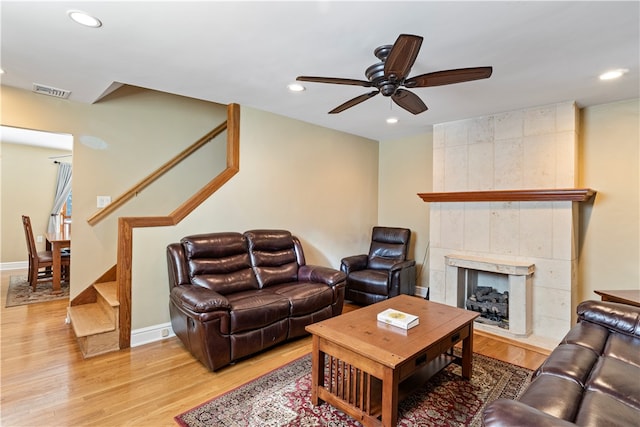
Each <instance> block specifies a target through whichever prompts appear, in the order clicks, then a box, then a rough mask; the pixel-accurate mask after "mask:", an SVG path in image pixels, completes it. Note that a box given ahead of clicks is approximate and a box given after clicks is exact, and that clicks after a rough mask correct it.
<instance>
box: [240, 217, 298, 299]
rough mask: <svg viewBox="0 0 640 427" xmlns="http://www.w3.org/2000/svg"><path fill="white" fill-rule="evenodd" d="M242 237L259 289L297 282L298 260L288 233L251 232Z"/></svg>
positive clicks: (274, 231)
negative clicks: (244, 238) (247, 244)
mask: <svg viewBox="0 0 640 427" xmlns="http://www.w3.org/2000/svg"><path fill="white" fill-rule="evenodd" d="M244 235H245V236H246V238H247V241H248V243H249V253H250V256H251V264H252V265H253V268H254V272H255V275H256V278H257V280H258V283H259V285H260V288H266V287H269V286H273V285H277V284H279V283H288V282H297V281H298V267H299V265H298V258H297V256H296V251H295V244H294V241H293V236H292V235H291V233H290V232H289V231H286V230H251V231H247V232H245V233H244Z"/></svg>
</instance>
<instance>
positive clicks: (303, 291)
mask: <svg viewBox="0 0 640 427" xmlns="http://www.w3.org/2000/svg"><path fill="white" fill-rule="evenodd" d="M269 291H270V292H274V293H276V294H278V295H282V296H283V297H285V298H287V299H288V300H289V302H290V310H291V312H290V315H291V316H302V315H305V314H309V313H313V312H316V311H318V310H321V309H323V308H325V307H329V306H330V305H331V304H333V290H332V289H331V288H330V287H329V286H327V285H324V284H321V283H282V284H279V285H274V286H271V287H269Z"/></svg>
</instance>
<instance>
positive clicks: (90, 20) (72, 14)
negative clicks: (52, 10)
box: [67, 10, 102, 28]
mask: <svg viewBox="0 0 640 427" xmlns="http://www.w3.org/2000/svg"><path fill="white" fill-rule="evenodd" d="M67 15H69V18H71V19H73V20H74V21H75V22H77V23H78V24H80V25H84V26H85V27H91V28H98V27H101V26H102V22H100V20H99V19H98V18H96V17H94V16H91V15H89V14H88V13H86V12H82V11H80V10H68V11H67Z"/></svg>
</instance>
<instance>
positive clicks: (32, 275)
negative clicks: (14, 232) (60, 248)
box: [22, 215, 71, 291]
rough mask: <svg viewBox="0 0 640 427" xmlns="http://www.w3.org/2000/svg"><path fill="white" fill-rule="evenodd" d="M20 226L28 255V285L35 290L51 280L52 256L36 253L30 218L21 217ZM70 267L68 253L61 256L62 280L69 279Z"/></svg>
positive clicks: (50, 254) (42, 252)
mask: <svg viewBox="0 0 640 427" xmlns="http://www.w3.org/2000/svg"><path fill="white" fill-rule="evenodd" d="M22 225H23V226H24V235H25V238H26V239H27V251H28V253H29V272H28V280H29V284H30V285H31V287H32V288H33V290H34V291H35V290H36V286H37V285H38V283H39V282H45V281H49V280H51V277H52V272H51V267H52V266H53V254H52V253H51V251H38V249H37V247H36V241H35V239H34V238H33V229H32V228H31V218H29V217H28V216H26V215H22ZM70 265H71V257H70V256H69V253H66V254H65V253H63V254H62V278H61V279H62V280H68V279H69V266H70Z"/></svg>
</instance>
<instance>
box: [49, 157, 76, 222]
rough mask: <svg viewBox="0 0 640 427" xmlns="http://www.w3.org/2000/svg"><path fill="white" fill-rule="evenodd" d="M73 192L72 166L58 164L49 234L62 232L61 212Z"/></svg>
mask: <svg viewBox="0 0 640 427" xmlns="http://www.w3.org/2000/svg"><path fill="white" fill-rule="evenodd" d="M70 192H71V164H69V163H62V162H58V179H57V181H56V194H55V197H54V199H53V208H51V217H49V228H48V229H47V232H49V233H55V232H58V231H60V225H61V224H60V210H61V209H62V206H63V205H64V203H65V202H66V200H67V197H69V193H70Z"/></svg>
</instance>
